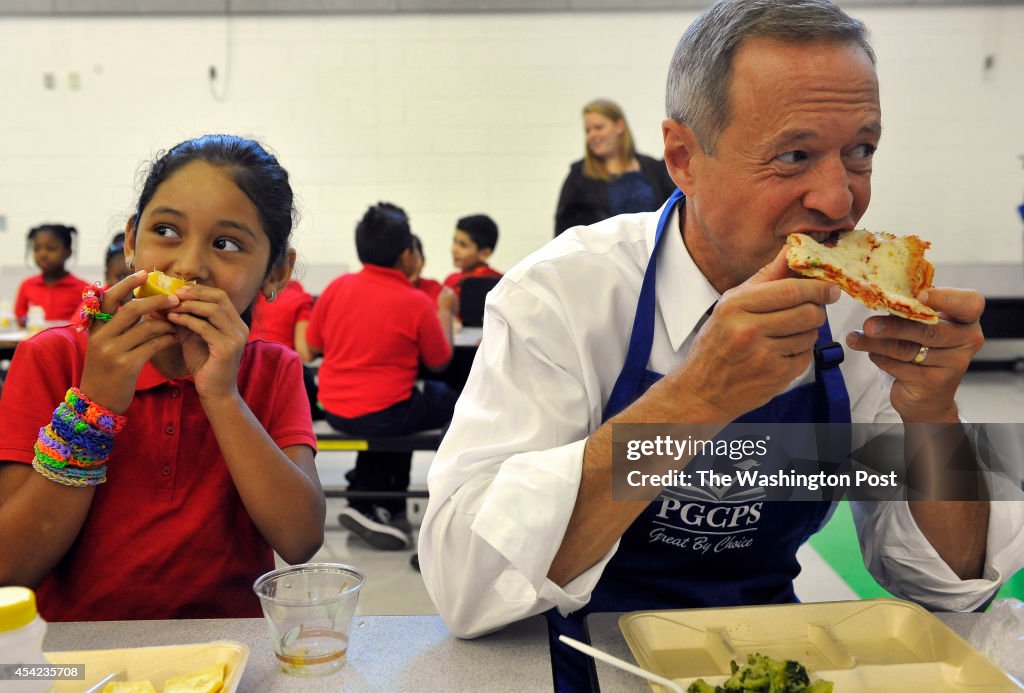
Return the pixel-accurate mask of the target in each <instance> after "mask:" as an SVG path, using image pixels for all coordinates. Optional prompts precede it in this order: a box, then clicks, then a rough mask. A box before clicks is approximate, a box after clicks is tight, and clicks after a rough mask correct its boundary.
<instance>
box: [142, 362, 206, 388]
mask: <svg viewBox="0 0 1024 693" xmlns="http://www.w3.org/2000/svg"><path fill="white" fill-rule="evenodd" d="M181 381H188V382H193V379H192V376H191V375H186V376H185V377H184V378H168V377H167V376H166V375H164V374H163V373H161V372H160V371H159V369H158V368H157V367H156V366H154V365H153V362H152V361H146V363H145V364H144V365H143V366H142V371H141V372H140V373H139V379H138V380H136V381H135V391H136V392H140V391H142V390H152V389H153V388H156V387H160V386H161V385H166V384H168V383H174V382H181Z"/></svg>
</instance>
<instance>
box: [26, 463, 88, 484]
mask: <svg viewBox="0 0 1024 693" xmlns="http://www.w3.org/2000/svg"><path fill="white" fill-rule="evenodd" d="M32 469H34V470H36V471H37V472H39V474H40V475H41V476H42V477H43V478H44V479H49V480H50V481H53V482H56V483H58V484H60V485H62V486H78V487H84V486H99V485H100V484H102V483H103V482H105V481H106V480H107V476H106V471H107V470H106V467H104V468H103V476H102V477H93V478H84V479H83V478H76V477H71V476H68V475H66V474H62V473H59V472H55V471H53V470H52V469H49V468H47V467H46V465H44V464H43V463H42V462H40V461H39V460H38V459H35V460H32Z"/></svg>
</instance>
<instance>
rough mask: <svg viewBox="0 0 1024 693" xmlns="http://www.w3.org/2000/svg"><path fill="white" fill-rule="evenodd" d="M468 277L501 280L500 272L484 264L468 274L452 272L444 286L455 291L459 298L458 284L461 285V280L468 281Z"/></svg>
mask: <svg viewBox="0 0 1024 693" xmlns="http://www.w3.org/2000/svg"><path fill="white" fill-rule="evenodd" d="M469 277H494V278H495V279H501V272H499V271H498V270H496V269H494V268H492V267H491V266H490V265H488V264H487V263H486V262H485V263H483V264H480V265H477V266H476V267H474V268H473V269H471V270H470V271H468V272H452V273H451V274H449V275H448V276H447V277H446V278H445V280H444V285H445V286H448V287H451V288H452V289H455V293H457V294H459V295H460V296H461V291H460V289H461V287H460V284H462V280H463V279H468V278H469Z"/></svg>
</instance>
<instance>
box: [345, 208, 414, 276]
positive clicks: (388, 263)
mask: <svg viewBox="0 0 1024 693" xmlns="http://www.w3.org/2000/svg"><path fill="white" fill-rule="evenodd" d="M410 248H412V231H411V230H410V229H409V217H408V216H407V215H406V213H405V210H403V209H402V208H401V207H399V206H397V205H393V204H391V203H390V202H378V203H377V204H375V205H374V206H373V207H370V208H369V209H368V210H366V214H364V215H363V218H362V219H361V220H360V221H359V223H358V224H356V254H357V255H359V261H360V262H362V263H363V264H364V265H380V266H381V267H394V266H395V263H396V262H398V258H399V257H401V255H402V253H403V252H405V251H406V250H409V249H410Z"/></svg>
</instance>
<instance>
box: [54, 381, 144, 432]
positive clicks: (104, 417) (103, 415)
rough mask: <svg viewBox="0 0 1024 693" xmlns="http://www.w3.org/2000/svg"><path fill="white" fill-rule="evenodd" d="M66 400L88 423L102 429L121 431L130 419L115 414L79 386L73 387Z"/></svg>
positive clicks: (65, 396)
mask: <svg viewBox="0 0 1024 693" xmlns="http://www.w3.org/2000/svg"><path fill="white" fill-rule="evenodd" d="M64 401H65V402H66V403H67V405H68V407H70V408H71V409H72V411H74V412H75V413H76V414H78V415H79V416H80V417H81V418H82V420H83V421H85V422H86V423H87V424H90V425H92V426H95V427H96V428H98V429H100V430H101V431H106V432H108V433H120V432H121V429H123V428H124V424H125V422H126V421H127V420H128V419H126V418H125V417H123V416H120V415H118V414H115V413H114V412H113V411H111V410H110V409H107V408H106V407H104V406H101V405H99V404H96V403H95V402H93V401H92V400H91V399H89V398H88V397H86V396H85V395H83V394H82V391H81V390H79V389H78V388H77V387H72V388H70V389H69V390H68V391H67V394H66V395H64Z"/></svg>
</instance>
